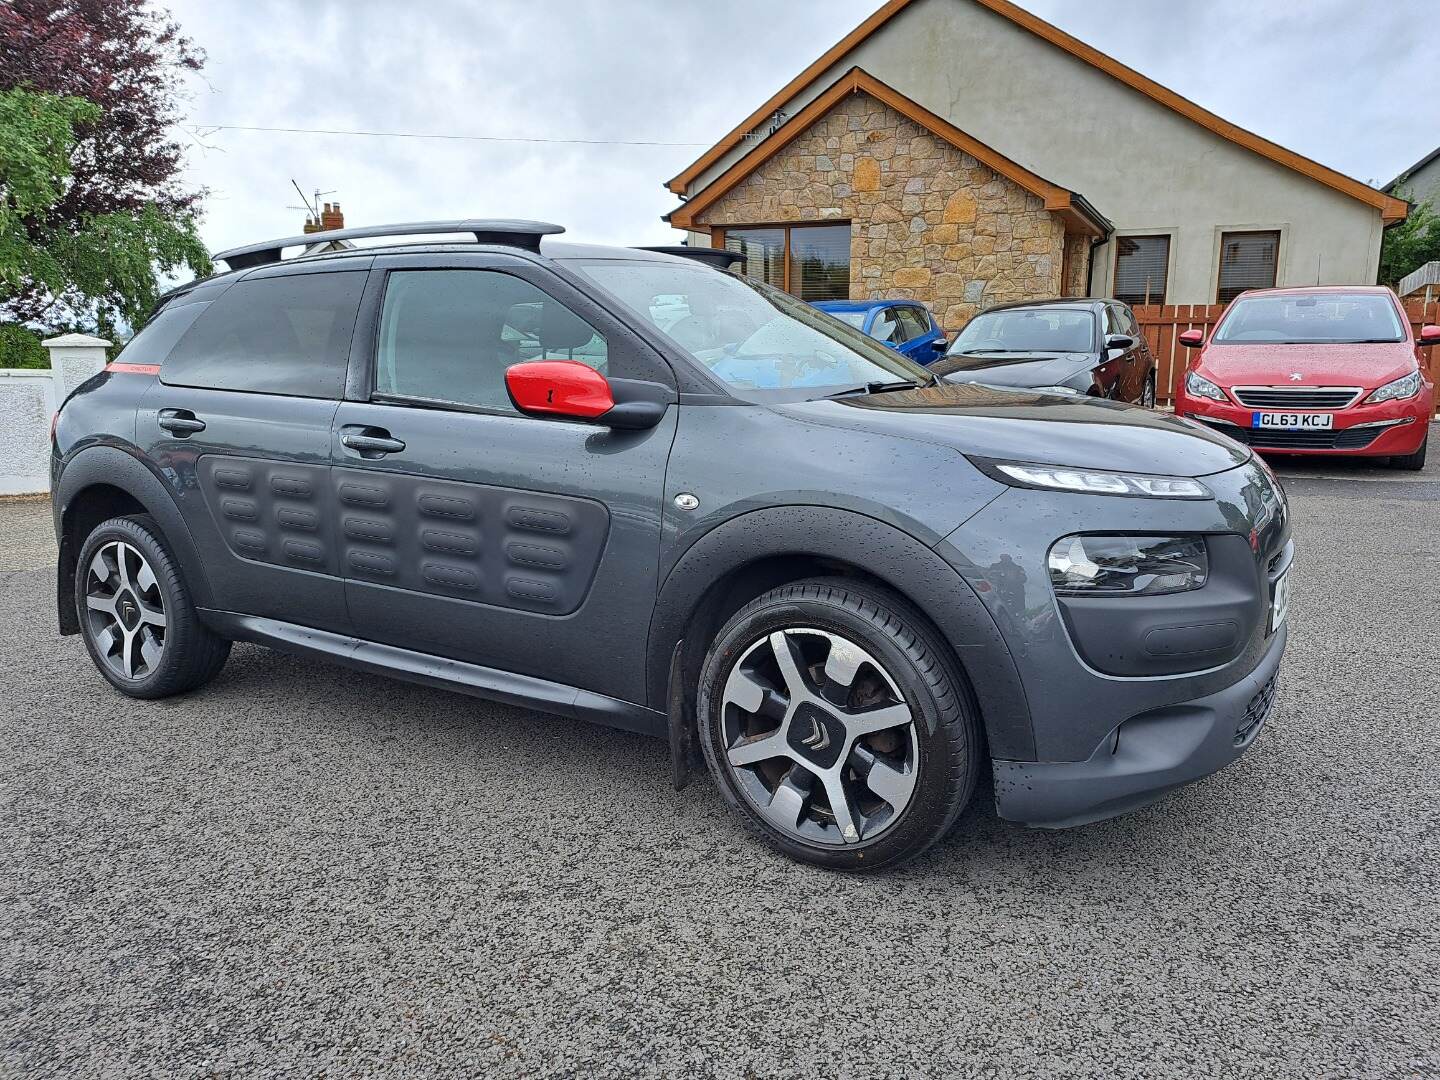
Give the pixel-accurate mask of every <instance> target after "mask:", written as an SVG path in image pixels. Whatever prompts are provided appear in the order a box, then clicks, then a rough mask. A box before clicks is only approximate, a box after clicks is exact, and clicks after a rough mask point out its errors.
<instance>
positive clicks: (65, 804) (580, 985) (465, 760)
mask: <svg viewBox="0 0 1440 1080" xmlns="http://www.w3.org/2000/svg"><path fill="white" fill-rule="evenodd" d="M1437 434H1440V433H1437ZM1336 475H1338V476H1339V479H1327V478H1326V477H1329V476H1336ZM1287 486H1288V487H1289V488H1290V490H1291V492H1292V506H1293V511H1294V514H1295V519H1296V531H1297V542H1298V544H1299V548H1300V552H1299V558H1298V559H1297V562H1296V571H1295V574H1296V579H1295V598H1294V603H1293V608H1292V616H1291V617H1292V619H1293V628H1292V636H1291V648H1290V656H1289V659H1288V661H1287V664H1286V667H1285V668H1284V673H1283V676H1282V690H1281V694H1280V699H1279V705H1278V707H1277V709H1276V711H1275V713H1274V714H1273V715H1272V718H1271V720H1270V721H1269V724H1268V726H1267V730H1266V731H1265V733H1264V735H1263V736H1262V737H1261V739H1260V740H1259V742H1258V743H1257V744H1256V746H1255V748H1254V749H1253V750H1252V751H1251V752H1250V753H1249V754H1248V755H1247V756H1246V757H1245V758H1243V759H1242V760H1241V761H1240V762H1239V763H1238V764H1236V765H1235V766H1234V767H1232V768H1230V769H1228V770H1227V771H1225V772H1223V773H1221V774H1219V775H1218V776H1215V777H1212V778H1211V779H1209V780H1207V781H1204V782H1202V783H1200V784H1199V785H1196V786H1194V787H1191V788H1188V789H1185V790H1183V791H1181V792H1179V793H1177V794H1175V795H1173V796H1171V797H1170V798H1169V799H1167V800H1166V801H1165V802H1163V803H1162V804H1160V805H1158V806H1155V807H1152V808H1149V809H1146V810H1143V811H1140V812H1138V813H1136V814H1133V815H1131V816H1129V817H1127V818H1123V819H1121V820H1118V821H1113V822H1107V823H1103V824H1100V825H1094V826H1090V827H1088V828H1084V829H1080V830H1075V831H1070V832H1063V833H1047V832H1036V831H1029V830H1026V829H1024V828H1021V827H1018V826H1012V825H1009V824H1006V823H1002V822H1000V821H998V820H996V818H995V817H994V814H993V812H992V811H991V810H990V809H989V807H988V806H985V805H983V804H982V805H979V806H976V807H973V808H972V809H971V810H970V811H969V812H968V813H967V815H966V817H965V818H964V819H963V820H962V822H961V825H960V827H959V829H958V830H957V832H956V833H955V834H954V835H953V836H952V837H951V838H950V839H949V840H948V841H947V842H946V843H944V844H942V845H940V846H938V847H937V848H936V849H934V850H933V851H932V852H931V853H929V854H928V855H927V856H926V857H924V858H923V859H922V860H920V861H918V862H916V863H913V864H911V865H909V866H907V867H905V868H904V869H902V870H901V871H899V872H896V873H891V874H889V875H887V876H882V877H846V876H837V875H835V874H830V873H824V872H821V871H818V870H814V869H809V868H806V867H803V866H799V865H796V864H793V863H790V862H787V861H786V860H784V859H783V858H781V857H779V856H777V855H773V854H771V853H770V852H769V851H768V850H767V849H765V848H763V847H761V846H760V845H759V844H757V843H756V842H754V841H752V840H751V839H750V837H749V836H748V835H747V834H746V833H745V832H744V830H743V829H742V828H741V827H740V825H739V823H738V822H737V821H736V820H735V819H734V818H732V817H731V816H730V815H729V814H728V813H726V812H725V811H724V810H723V808H722V805H721V802H720V799H719V797H718V795H717V794H716V792H715V791H714V789H713V788H712V787H711V785H710V784H709V783H708V782H701V783H697V784H694V785H692V786H691V788H690V789H688V790H687V791H685V792H682V793H680V794H676V793H674V792H673V791H671V790H670V788H669V785H668V780H667V769H666V751H665V747H664V746H663V745H662V744H661V743H659V742H652V741H649V740H646V739H642V738H639V737H637V736H632V735H628V734H623V733H616V732H609V731H605V730H602V729H599V728H594V727H589V726H587V725H585V724H582V723H578V722H570V721H565V720H558V719H553V718H550V717H546V716H542V715H538V714H535V713H529V712H524V711H520V710H517V709H512V708H506V707H501V706H493V705H487V704H485V703H483V702H476V701H474V700H471V699H468V698H464V697H457V696H452V695H449V694H445V693H441V692H438V691H433V690H427V689H422V688H417V687H413V686H409V685H406V684H403V683H398V682H390V681H386V680H383V679H380V678H374V677H369V676H364V675H357V674H352V673H350V672H346V671H343V670H340V669H335V668H328V667H323V666H319V665H317V664H313V663H309V662H306V661H301V660H296V659H291V658H289V657H285V656H281V655H279V654H275V653H271V652H267V651H264V650H262V649H258V648H254V647H250V646H237V647H236V649H235V651H234V654H233V656H232V659H231V661H230V664H229V666H228V667H227V668H226V669H225V671H224V672H223V673H222V675H221V676H220V678H219V679H218V680H217V681H216V682H215V683H214V684H213V685H212V686H211V687H210V688H208V689H206V690H204V691H202V692H200V693H199V694H197V695H195V696H193V697H189V698H183V699H177V700H172V701H168V702H161V703H155V704H148V705H147V704H140V703H137V702H132V701H129V700H127V699H125V698H122V697H120V696H119V695H117V694H115V693H114V692H113V691H111V690H110V689H109V688H108V687H107V686H106V684H105V683H103V682H102V681H101V679H100V677H99V676H98V675H97V674H96V673H95V672H94V671H93V670H92V669H91V667H90V664H89V662H88V660H87V659H86V657H85V653H84V650H83V648H82V646H81V644H80V642H79V640H78V639H77V638H60V637H58V636H57V635H56V633H55V628H54V603H53V599H52V597H53V591H54V584H53V582H54V577H53V571H52V569H51V565H50V564H51V560H52V558H53V556H52V553H51V551H50V547H49V539H48V535H47V531H46V530H48V506H47V505H46V504H44V503H37V502H28V503H27V502H4V503H0V583H3V585H4V599H3V602H0V1075H4V1076H7V1077H9V1076H14V1077H21V1076H23V1077H27V1078H29V1077H66V1078H71V1077H90V1076H164V1077H188V1076H263V1077H317V1076H324V1077H342V1076H387V1077H389V1076H431V1075H435V1076H475V1075H479V1074H485V1075H490V1076H569V1075H588V1076H605V1077H612V1076H613V1077H632V1076H651V1075H654V1076H667V1077H676V1076H697V1077H699V1076H712V1075H715V1076H734V1077H746V1076H766V1077H768V1076H787V1077H788V1076H796V1077H800V1076H847V1077H857V1078H859V1077H864V1078H870V1077H881V1076H956V1075H971V1076H983V1077H1017V1076H1032V1075H1043V1076H1057V1077H1091V1076H1104V1077H1191V1076H1193V1077H1241V1076H1246V1077H1249V1076H1254V1077H1420V1076H1427V1077H1428V1076H1435V1075H1437V1074H1440V1002H1437V993H1440V904H1437V894H1440V825H1437V822H1440V719H1437V708H1436V692H1437V688H1440V586H1437V580H1440V468H1437V467H1436V466H1432V467H1431V469H1430V470H1429V472H1428V474H1426V475H1424V476H1422V477H1420V478H1418V479H1416V478H1414V477H1408V478H1407V477H1405V476H1402V475H1401V474H1396V473H1386V472H1383V471H1373V470H1366V469H1357V468H1341V467H1339V466H1336V467H1333V468H1332V467H1311V468H1308V469H1306V470H1304V473H1303V475H1302V476H1301V478H1300V479H1292V480H1290V481H1289V483H1288V485H1287Z"/></svg>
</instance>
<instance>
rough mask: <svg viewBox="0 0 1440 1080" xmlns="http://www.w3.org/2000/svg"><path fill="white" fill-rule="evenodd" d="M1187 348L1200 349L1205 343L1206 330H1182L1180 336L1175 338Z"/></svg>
mask: <svg viewBox="0 0 1440 1080" xmlns="http://www.w3.org/2000/svg"><path fill="white" fill-rule="evenodd" d="M1175 340H1176V341H1178V342H1180V344H1181V345H1184V346H1185V348H1187V349H1198V348H1200V346H1201V345H1204V344H1205V331H1204V330H1182V331H1180V336H1179V337H1178V338H1176V339H1175Z"/></svg>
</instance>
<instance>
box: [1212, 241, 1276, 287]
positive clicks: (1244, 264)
mask: <svg viewBox="0 0 1440 1080" xmlns="http://www.w3.org/2000/svg"><path fill="white" fill-rule="evenodd" d="M1279 263H1280V233H1279V232H1276V231H1270V232H1227V233H1222V234H1221V236H1220V286H1219V288H1218V289H1217V290H1216V295H1215V302H1216V303H1217V304H1228V303H1229V302H1230V301H1231V300H1234V299H1235V297H1237V296H1239V295H1240V294H1241V293H1242V292H1244V291H1245V290H1246V289H1270V288H1273V287H1274V286H1275V271H1276V268H1277V267H1278V266H1279Z"/></svg>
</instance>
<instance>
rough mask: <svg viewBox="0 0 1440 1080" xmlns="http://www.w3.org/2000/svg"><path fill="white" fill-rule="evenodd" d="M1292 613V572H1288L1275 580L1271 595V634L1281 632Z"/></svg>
mask: <svg viewBox="0 0 1440 1080" xmlns="http://www.w3.org/2000/svg"><path fill="white" fill-rule="evenodd" d="M1289 612H1290V571H1289V570H1286V571H1285V573H1283V574H1281V575H1280V576H1279V577H1278V578H1276V579H1275V588H1274V590H1273V591H1272V592H1271V593H1270V632H1271V633H1272V634H1273V633H1274V632H1275V631H1276V630H1279V629H1280V627H1281V625H1282V624H1283V623H1284V622H1285V616H1286V615H1287V614H1289Z"/></svg>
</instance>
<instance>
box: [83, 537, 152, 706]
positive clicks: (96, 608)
mask: <svg viewBox="0 0 1440 1080" xmlns="http://www.w3.org/2000/svg"><path fill="white" fill-rule="evenodd" d="M85 608H86V611H85V625H86V630H87V632H88V634H89V636H90V640H91V641H92V642H93V643H94V645H95V651H96V653H98V654H99V656H100V657H101V658H102V659H103V660H104V662H105V663H106V665H108V666H109V668H110V669H111V670H112V671H114V672H115V673H116V674H117V675H119V676H121V677H122V678H125V679H131V680H136V679H143V678H145V677H146V676H148V675H151V674H153V673H154V671H155V669H156V667H157V665H158V664H159V663H160V658H161V656H162V655H163V654H164V652H165V631H166V618H165V600H164V597H163V596H162V595H161V592H160V584H159V582H157V581H156V580H155V571H154V570H152V569H151V568H150V564H149V563H148V562H147V561H146V560H145V556H144V555H142V554H141V553H140V551H139V550H138V549H137V548H135V547H133V546H131V545H130V544H127V543H125V542H124V541H123V540H115V541H112V542H110V543H108V544H104V545H102V546H101V548H100V549H99V550H98V551H97V552H95V556H94V557H93V558H92V559H91V560H90V565H89V566H88V567H86V569H85Z"/></svg>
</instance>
